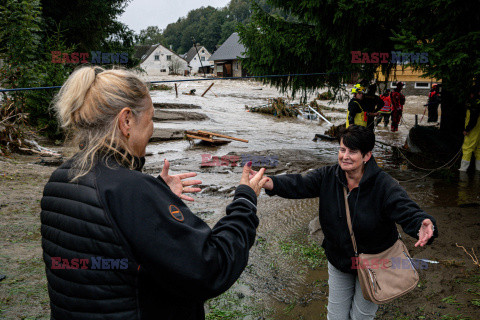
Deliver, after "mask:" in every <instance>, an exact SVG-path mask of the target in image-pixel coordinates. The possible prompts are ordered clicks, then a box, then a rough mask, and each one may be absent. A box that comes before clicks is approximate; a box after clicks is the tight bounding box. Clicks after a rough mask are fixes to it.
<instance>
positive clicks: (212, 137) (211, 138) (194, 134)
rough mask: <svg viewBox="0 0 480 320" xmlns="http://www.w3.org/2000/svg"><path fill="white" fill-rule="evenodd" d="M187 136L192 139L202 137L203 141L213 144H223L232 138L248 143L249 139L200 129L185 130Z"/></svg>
mask: <svg viewBox="0 0 480 320" xmlns="http://www.w3.org/2000/svg"><path fill="white" fill-rule="evenodd" d="M185 137H186V138H187V139H188V140H190V141H192V140H193V139H200V140H202V141H205V142H208V143H210V144H213V145H222V144H227V143H230V142H232V141H230V140H235V141H241V142H246V143H248V140H245V139H240V138H235V137H231V136H227V135H224V134H220V133H215V132H210V131H203V130H198V131H188V130H187V131H185ZM217 137H219V138H225V139H230V140H224V139H217Z"/></svg>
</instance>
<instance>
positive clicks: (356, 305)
mask: <svg viewBox="0 0 480 320" xmlns="http://www.w3.org/2000/svg"><path fill="white" fill-rule="evenodd" d="M328 286H329V294H328V307H327V310H328V315H327V319H328V320H350V319H351V320H367V319H373V318H375V313H376V312H377V309H378V305H376V304H375V303H373V302H370V301H368V300H365V299H364V298H363V295H362V289H361V287H360V282H358V277H357V276H356V275H353V274H350V273H345V272H342V271H340V270H338V269H337V268H335V267H334V266H333V265H331V264H330V262H329V263H328Z"/></svg>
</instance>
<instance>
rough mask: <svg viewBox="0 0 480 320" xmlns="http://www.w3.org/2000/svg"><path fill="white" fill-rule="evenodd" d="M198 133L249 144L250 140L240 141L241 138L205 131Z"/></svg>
mask: <svg viewBox="0 0 480 320" xmlns="http://www.w3.org/2000/svg"><path fill="white" fill-rule="evenodd" d="M198 132H199V133H203V134H208V135H212V136H216V137H220V138H227V139H231V140H236V141H241V142H245V143H248V140H245V139H240V138H235V137H231V136H226V135H224V134H220V133H215V132H210V131H204V130H198Z"/></svg>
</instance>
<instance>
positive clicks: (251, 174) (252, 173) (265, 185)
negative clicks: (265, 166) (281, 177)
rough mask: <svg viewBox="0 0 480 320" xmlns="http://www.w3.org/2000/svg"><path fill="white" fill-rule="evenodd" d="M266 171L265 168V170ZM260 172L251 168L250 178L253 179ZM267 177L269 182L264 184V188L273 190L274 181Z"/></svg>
mask: <svg viewBox="0 0 480 320" xmlns="http://www.w3.org/2000/svg"><path fill="white" fill-rule="evenodd" d="M264 172H265V170H264ZM257 173H258V172H257V171H255V170H253V169H250V176H249V178H250V179H252V178H253V177H254V176H255V175H256V174H257ZM266 178H267V182H265V184H264V185H263V188H264V189H267V190H273V181H272V179H270V178H269V177H266Z"/></svg>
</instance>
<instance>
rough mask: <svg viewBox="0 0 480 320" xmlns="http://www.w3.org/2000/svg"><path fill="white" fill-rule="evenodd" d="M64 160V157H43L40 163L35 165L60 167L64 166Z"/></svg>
mask: <svg viewBox="0 0 480 320" xmlns="http://www.w3.org/2000/svg"><path fill="white" fill-rule="evenodd" d="M63 162H64V158H63V157H62V156H58V157H53V156H52V157H44V156H42V157H41V158H40V160H39V161H37V162H35V164H40V165H42V166H48V167H58V166H60V165H61V164H63Z"/></svg>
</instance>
